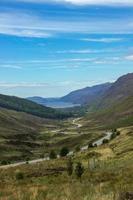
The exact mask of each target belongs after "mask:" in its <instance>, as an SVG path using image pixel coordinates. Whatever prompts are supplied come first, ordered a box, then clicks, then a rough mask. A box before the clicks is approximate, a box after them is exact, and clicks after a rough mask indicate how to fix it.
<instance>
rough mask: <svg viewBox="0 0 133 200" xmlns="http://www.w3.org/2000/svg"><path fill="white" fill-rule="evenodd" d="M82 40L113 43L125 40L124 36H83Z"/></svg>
mask: <svg viewBox="0 0 133 200" xmlns="http://www.w3.org/2000/svg"><path fill="white" fill-rule="evenodd" d="M81 40H83V41H87V42H103V43H111V42H120V41H123V40H124V38H83V39H81Z"/></svg>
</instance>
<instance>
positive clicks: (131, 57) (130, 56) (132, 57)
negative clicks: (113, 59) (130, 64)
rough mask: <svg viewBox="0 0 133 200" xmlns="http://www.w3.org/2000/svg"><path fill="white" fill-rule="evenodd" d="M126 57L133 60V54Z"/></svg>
mask: <svg viewBox="0 0 133 200" xmlns="http://www.w3.org/2000/svg"><path fill="white" fill-rule="evenodd" d="M125 58H126V60H129V61H133V55H129V56H126V57H125Z"/></svg>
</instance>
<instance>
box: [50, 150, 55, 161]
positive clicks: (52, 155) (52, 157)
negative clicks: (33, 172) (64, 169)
mask: <svg viewBox="0 0 133 200" xmlns="http://www.w3.org/2000/svg"><path fill="white" fill-rule="evenodd" d="M49 158H50V159H56V158H57V154H56V153H55V151H53V150H52V151H51V152H50V154H49Z"/></svg>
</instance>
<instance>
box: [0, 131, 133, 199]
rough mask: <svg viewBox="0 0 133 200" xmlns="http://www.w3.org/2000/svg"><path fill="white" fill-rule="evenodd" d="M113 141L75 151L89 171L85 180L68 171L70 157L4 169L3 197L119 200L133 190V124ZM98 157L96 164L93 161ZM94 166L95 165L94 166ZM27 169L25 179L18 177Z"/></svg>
mask: <svg viewBox="0 0 133 200" xmlns="http://www.w3.org/2000/svg"><path fill="white" fill-rule="evenodd" d="M120 131H121V134H120V136H118V137H117V138H115V139H114V140H112V141H111V142H110V143H109V144H106V145H104V146H102V147H98V148H94V149H90V150H88V151H86V152H84V153H77V154H75V156H74V158H73V161H74V163H76V162H77V161H81V162H82V163H83V165H84V168H85V172H84V175H83V177H82V182H81V183H80V181H79V180H78V179H77V178H76V176H75V174H73V176H72V177H68V175H67V173H66V172H65V168H66V159H58V160H53V161H47V162H44V163H40V164H34V165H24V166H21V167H17V168H13V169H8V170H1V171H0V191H1V192H0V199H1V200H5V199H6V200H12V199H13V200H18V199H19V200H26V199H32V200H44V199H47V200H66V199H67V200H68V199H69V200H75V199H78V200H84V199H86V200H118V194H119V193H120V192H122V191H133V182H132V180H133V168H132V166H133V150H132V149H131V148H132V146H133V127H127V128H122V129H120ZM94 158H95V167H93V168H92V165H90V164H89V168H88V161H89V163H91V162H92V160H94ZM90 166H91V168H90ZM18 169H19V170H20V171H22V172H23V173H24V175H25V178H24V180H22V181H17V180H15V179H14V177H15V173H16V170H18Z"/></svg>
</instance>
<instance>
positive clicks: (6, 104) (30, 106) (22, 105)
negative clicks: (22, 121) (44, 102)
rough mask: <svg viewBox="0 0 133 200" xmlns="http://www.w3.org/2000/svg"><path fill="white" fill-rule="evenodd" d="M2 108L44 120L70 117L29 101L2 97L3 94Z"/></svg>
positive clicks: (0, 97)
mask: <svg viewBox="0 0 133 200" xmlns="http://www.w3.org/2000/svg"><path fill="white" fill-rule="evenodd" d="M0 107H2V108H7V109H11V110H16V111H21V112H26V113H29V114H32V115H35V116H38V117H43V118H54V119H55V118H59V119H63V118H66V117H68V116H69V114H66V113H63V112H60V111H57V110H55V109H52V108H48V107H45V106H41V105H39V104H36V103H34V102H32V101H29V100H27V99H23V98H18V97H14V96H7V95H1V94H0Z"/></svg>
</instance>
